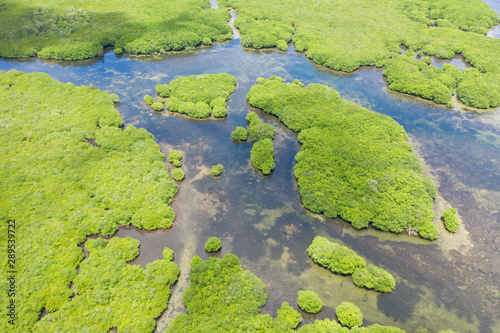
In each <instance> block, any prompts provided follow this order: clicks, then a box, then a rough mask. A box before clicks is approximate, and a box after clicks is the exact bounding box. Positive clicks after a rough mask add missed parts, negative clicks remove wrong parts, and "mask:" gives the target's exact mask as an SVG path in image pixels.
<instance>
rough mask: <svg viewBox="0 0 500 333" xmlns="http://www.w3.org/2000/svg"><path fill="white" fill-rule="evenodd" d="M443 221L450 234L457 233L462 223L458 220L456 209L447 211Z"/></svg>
mask: <svg viewBox="0 0 500 333" xmlns="http://www.w3.org/2000/svg"><path fill="white" fill-rule="evenodd" d="M441 219H442V220H443V222H444V226H445V227H446V229H447V230H448V231H449V232H457V230H458V227H459V226H460V221H459V220H458V216H457V210H456V209H455V208H448V209H446V210H445V211H444V212H443V215H441Z"/></svg>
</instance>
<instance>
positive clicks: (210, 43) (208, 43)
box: [203, 37, 212, 45]
mask: <svg viewBox="0 0 500 333" xmlns="http://www.w3.org/2000/svg"><path fill="white" fill-rule="evenodd" d="M203 44H205V45H212V39H211V38H210V37H203Z"/></svg>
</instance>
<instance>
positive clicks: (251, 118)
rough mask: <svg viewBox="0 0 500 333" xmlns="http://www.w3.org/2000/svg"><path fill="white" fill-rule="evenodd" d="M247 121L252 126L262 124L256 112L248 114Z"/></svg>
mask: <svg viewBox="0 0 500 333" xmlns="http://www.w3.org/2000/svg"><path fill="white" fill-rule="evenodd" d="M245 119H246V121H248V123H249V125H250V126H252V125H257V124H258V123H259V122H260V119H259V116H258V115H257V114H256V113H255V112H248V114H247V116H246V117H245Z"/></svg>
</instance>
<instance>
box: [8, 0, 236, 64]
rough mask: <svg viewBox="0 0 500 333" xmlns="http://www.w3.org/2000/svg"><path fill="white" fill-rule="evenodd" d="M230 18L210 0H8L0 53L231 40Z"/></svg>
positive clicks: (63, 55) (91, 51)
mask: <svg viewBox="0 0 500 333" xmlns="http://www.w3.org/2000/svg"><path fill="white" fill-rule="evenodd" d="M229 17H230V15H229V13H228V12H227V11H226V10H224V9H220V10H216V9H210V3H209V2H208V1H204V0H182V1H174V0H162V1H159V0H148V1H146V0H131V1H125V2H123V1H118V0H107V1H105V2H103V1H97V0H88V1H78V2H75V1H70V0H54V1H43V2H34V1H30V0H18V1H8V2H5V1H4V5H3V6H2V10H0V31H2V34H0V56H1V57H8V58H16V57H22V58H23V57H31V56H36V55H38V56H39V57H40V58H56V59H64V60H76V59H86V58H92V57H96V56H102V54H103V48H104V47H106V46H110V45H114V46H115V51H117V53H121V52H123V51H126V52H130V53H134V54H141V53H142V54H155V53H165V52H168V51H177V50H181V49H183V48H187V47H194V46H198V45H200V44H201V42H202V41H205V44H206V43H208V41H210V42H211V41H223V40H226V39H231V38H232V32H231V28H230V27H229V26H228V25H227V20H228V19H229ZM118 51H121V52H118Z"/></svg>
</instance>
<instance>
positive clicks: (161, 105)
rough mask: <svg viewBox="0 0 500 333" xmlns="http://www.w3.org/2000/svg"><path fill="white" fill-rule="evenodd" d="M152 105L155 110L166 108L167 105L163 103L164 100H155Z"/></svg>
mask: <svg viewBox="0 0 500 333" xmlns="http://www.w3.org/2000/svg"><path fill="white" fill-rule="evenodd" d="M151 107H152V108H153V110H155V111H163V110H164V109H165V105H163V103H162V102H154V103H153V104H151Z"/></svg>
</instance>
